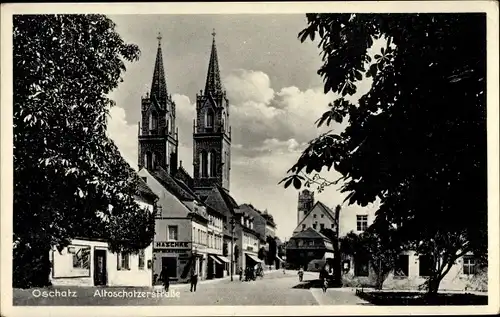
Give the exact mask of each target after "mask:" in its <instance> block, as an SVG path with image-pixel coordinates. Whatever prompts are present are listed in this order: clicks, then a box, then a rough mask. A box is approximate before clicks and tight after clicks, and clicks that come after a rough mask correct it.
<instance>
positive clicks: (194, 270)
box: [191, 268, 198, 292]
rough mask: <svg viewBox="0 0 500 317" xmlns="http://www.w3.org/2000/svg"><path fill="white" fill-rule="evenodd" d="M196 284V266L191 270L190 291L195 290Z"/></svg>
mask: <svg viewBox="0 0 500 317" xmlns="http://www.w3.org/2000/svg"><path fill="white" fill-rule="evenodd" d="M197 284H198V272H197V271H196V268H193V270H192V271H191V292H196V285H197Z"/></svg>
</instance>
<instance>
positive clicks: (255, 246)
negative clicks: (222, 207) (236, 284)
mask: <svg viewBox="0 0 500 317" xmlns="http://www.w3.org/2000/svg"><path fill="white" fill-rule="evenodd" d="M234 220H235V223H236V224H235V235H236V237H237V243H236V245H235V250H234V254H235V263H236V266H237V268H242V269H243V271H244V270H245V268H247V267H254V266H255V265H257V264H259V263H264V261H263V260H261V259H259V257H258V255H259V249H260V242H261V238H260V235H259V234H258V233H257V232H256V231H255V224H254V217H253V216H252V215H251V214H250V213H249V212H248V211H246V210H244V209H239V210H238V211H237V213H236V214H235V215H234Z"/></svg>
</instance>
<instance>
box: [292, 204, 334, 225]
mask: <svg viewBox="0 0 500 317" xmlns="http://www.w3.org/2000/svg"><path fill="white" fill-rule="evenodd" d="M316 206H318V207H319V208H320V210H322V211H323V213H324V214H326V215H327V216H328V218H330V220H332V221H333V222H335V223H336V222H337V220H336V219H335V213H334V212H333V211H332V210H331V209H330V208H328V207H327V206H326V205H325V204H323V203H322V202H321V201H317V202H316V204H314V206H313V207H312V208H311V210H309V211H308V212H307V213H306V215H305V216H304V218H302V220H301V221H300V222H299V224H298V225H297V227H295V230H294V231H298V230H300V226H301V225H302V223H303V222H304V221H305V220H306V219H307V217H309V215H310V214H311V213H312V211H313V210H314V209H315V208H316Z"/></svg>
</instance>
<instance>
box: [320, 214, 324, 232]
mask: <svg viewBox="0 0 500 317" xmlns="http://www.w3.org/2000/svg"><path fill="white" fill-rule="evenodd" d="M322 216H323V215H322ZM319 227H320V228H321V229H325V224H324V223H322V224H320V225H319Z"/></svg>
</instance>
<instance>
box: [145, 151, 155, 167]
mask: <svg viewBox="0 0 500 317" xmlns="http://www.w3.org/2000/svg"><path fill="white" fill-rule="evenodd" d="M144 160H145V163H146V168H147V169H151V168H153V154H152V153H151V152H146V155H145V157H144Z"/></svg>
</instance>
